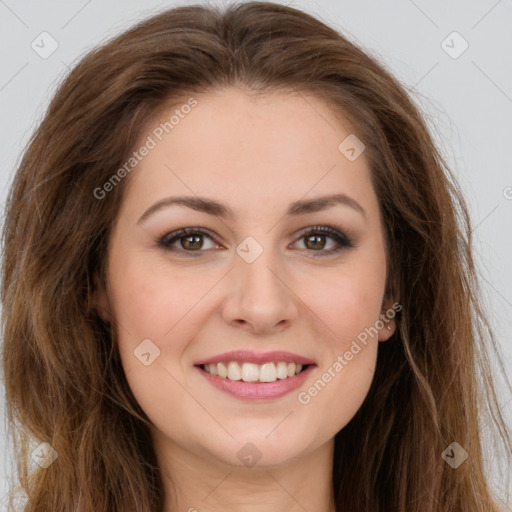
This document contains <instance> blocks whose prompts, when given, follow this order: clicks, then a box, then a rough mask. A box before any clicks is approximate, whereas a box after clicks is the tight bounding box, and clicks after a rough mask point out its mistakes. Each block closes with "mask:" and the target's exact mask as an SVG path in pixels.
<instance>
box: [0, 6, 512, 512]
mask: <svg viewBox="0 0 512 512" xmlns="http://www.w3.org/2000/svg"><path fill="white" fill-rule="evenodd" d="M470 232H471V231H470V226H469V220H468V215H467V210H466V207H465V204H464V201H463V199H462V197H461V194H460V192H459V191H458V188H457V186H456V184H455V182H454V180H453V177H452V175H451V173H450V171H449V170H448V169H447V167H446V164H445V162H444V160H443V159H442V157H441V155H440V154H439V153H438V151H437V150H436V148H435V146H434V144H433V142H432V139H431V137H430V135H429V133H428V131H427V128H426V126H425V123H424V121H423V119H422V117H421V115H420V113H419V112H418V111H417V110H416V108H415V107H414V105H413V103H412V101H411V100H410V99H409V98H408V96H407V95H406V93H405V92H404V90H403V89H402V88H401V86H400V85H399V83H398V82H397V81H396V80H395V79H394V78H393V77H392V76H391V75H390V74H389V73H388V72H387V71H386V70H385V69H383V67H382V66H381V65H380V64H379V63H377V62H376V61H375V60H373V59H372V58H370V57H369V56H368V55H366V54H365V53H364V52H362V51H361V50H360V49H358V48H357V47H356V46H354V45H353V44H352V43H350V42H349V41H348V40H347V39H345V38H344V37H343V36H342V35H340V34H338V33H337V32H335V31H334V30H333V29H331V28H329V27H327V26H326V25H324V24H323V23H321V22H319V21H318V20H316V19H314V18H313V17H311V16H309V15H307V14H305V13H303V12H301V11H299V10H296V9H293V8H290V7H286V6H281V5H276V4H273V3H265V2H250V3H246V4H243V5H239V6H231V7H228V8H226V10H225V11H223V12H221V11H218V10H216V9H214V8H209V7H208V8H207V7H199V6H190V7H179V8H176V9H171V10H169V11H166V12H164V13H162V14H159V15H157V16H155V17H153V18H152V19H149V20H147V21H145V22H143V23H141V24H139V25H138V26H136V27H134V28H133V29H131V30H129V31H128V32H126V33H124V34H122V35H120V36H119V37H117V38H115V39H113V40H112V41H110V42H108V43H106V44H105V45H103V46H102V47H100V48H98V49H97V50H95V51H93V52H91V53H90V54H89V55H87V56H86V57H85V58H84V59H83V60H82V61H81V62H80V63H79V64H78V65H77V66H76V68H75V69H74V70H73V71H72V72H71V73H70V75H69V77H68V78H67V79H66V80H65V81H64V82H63V84H62V85H61V86H60V88H59V90H58V91H57V93H56V95H55V97H54V99H53V101H52V103H51V105H50V107H49V109H48V112H47V114H46V116H45V118H44V120H43V122H42V123H41V125H40V127H39V128H38V130H37V132H36V133H35V135H34V137H33V139H32V141H31V143H30V145H29V147H28V149H27V151H26V153H25V155H24V158H23V160H22V162H21V165H20V168H19V169H18V172H17V174H16V176H15V179H14V183H13V186H12V190H11V194H10V197H9V203H8V209H7V216H6V222H5V228H4V247H5V249H4V262H3V288H2V299H3V314H4V320H3V322H4V324H3V325H4V348H3V355H4V368H5V383H6V393H7V403H8V411H9V415H10V419H11V421H12V422H13V424H14V423H15V422H16V423H17V424H19V425H20V429H17V430H16V433H17V434H20V435H19V436H17V437H18V439H17V442H18V446H19V457H20V461H21V463H22V465H21V470H20V478H21V483H22V486H23V488H24V490H25V491H26V492H27V494H28V502H27V505H26V508H25V510H27V511H31V512H37V511H48V510H52V511H62V512H64V511H95V512H98V511H104V512H107V511H108V512H112V511H147V512H150V511H151V512H152V511H163V512H175V511H181V510H189V511H193V510H197V511H202V510H208V511H217V510H232V511H248V510H251V511H254V510H265V511H267V512H268V511H277V510H279V511H280V510H289V511H295V510H309V511H322V512H323V511H325V512H334V511H337V512H345V511H351V512H356V511H369V510H371V511H373V512H375V511H391V510H393V511H397V512H405V511H407V512H411V511H421V512H427V511H431V512H434V511H436V512H440V511H447V510H453V511H455V510H456V511H472V512H474V511H486V512H488V511H497V510H499V508H498V504H497V502H496V500H495V499H494V498H493V496H492V490H491V487H490V482H489V481H488V480H487V478H486V475H485V472H484V467H483V462H484V457H485V454H484V452H483V450H484V448H485V447H484V446H483V443H482V439H481V434H480V431H479V429H480V428H481V427H482V426H483V425H484V423H486V422H491V424H492V425H494V426H495V427H497V432H498V436H497V439H498V440H499V441H501V443H502V448H501V450H502V453H505V454H507V456H510V454H512V447H511V443H510V437H509V435H508V434H509V432H508V431H507V427H506V425H505V424H504V422H503V419H502V417H501V415H500V411H499V407H498V403H497V400H496V393H495V388H494V383H493V378H492V377H491V371H490V365H489V362H488V354H487V350H488V345H489V343H491V346H492V348H493V349H494V350H496V346H495V344H494V340H493V338H492V335H491V334H490V331H489V329H488V327H487V323H486V321H485V317H484V315H483V313H482V311H481V309H480V306H479V295H478V288H477V282H476V279H475V270H474V264H473V259H472V254H471V243H470V242H471V239H470ZM21 375H23V378H20V376H21ZM478 376H480V377H482V381H479V380H478V378H477V377H478ZM479 416H480V418H479ZM29 436H32V437H34V438H36V439H37V440H38V441H37V443H36V445H34V444H33V439H30V437H29ZM39 443H40V444H39ZM34 446H35V448H34ZM30 464H32V466H31V465H30ZM29 472H30V474H29Z"/></svg>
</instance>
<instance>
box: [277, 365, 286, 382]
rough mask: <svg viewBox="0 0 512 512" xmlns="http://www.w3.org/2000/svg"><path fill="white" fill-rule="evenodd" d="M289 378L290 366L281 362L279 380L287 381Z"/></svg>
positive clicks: (278, 370)
mask: <svg viewBox="0 0 512 512" xmlns="http://www.w3.org/2000/svg"><path fill="white" fill-rule="evenodd" d="M286 377H288V366H287V365H286V363H284V362H283V361H281V362H280V363H277V378H278V379H286Z"/></svg>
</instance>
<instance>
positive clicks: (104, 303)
mask: <svg viewBox="0 0 512 512" xmlns="http://www.w3.org/2000/svg"><path fill="white" fill-rule="evenodd" d="M93 283H94V293H93V296H94V303H95V306H96V310H97V311H98V315H99V316H100V317H101V318H102V319H103V320H104V321H105V322H112V312H111V309H110V302H109V300H108V295H107V291H106V290H105V285H104V284H103V281H102V280H101V279H100V277H99V275H98V271H97V270H95V271H94V274H93Z"/></svg>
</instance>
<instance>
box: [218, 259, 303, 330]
mask: <svg viewBox="0 0 512 512" xmlns="http://www.w3.org/2000/svg"><path fill="white" fill-rule="evenodd" d="M270 253H271V251H270V250H264V251H263V253H262V254H261V255H260V256H259V257H258V258H257V259H256V260H255V261H253V262H252V263H247V262H246V261H244V260H243V259H242V258H239V257H238V256H237V257H236V258H237V260H236V261H235V264H234V265H235V268H234V269H233V271H232V272H230V273H229V282H228V294H227V297H226V299H225V301H224V304H223V318H224V321H225V322H226V323H227V324H229V325H231V326H235V327H238V328H243V329H245V330H247V331H250V332H252V333H254V334H264V333H277V332H281V331H283V330H284V329H286V328H288V327H290V325H292V324H293V322H294V321H295V320H296V319H297V318H298V309H299V302H300V301H299V299H298V297H297V296H296V294H295V293H294V292H293V289H292V287H291V285H290V283H289V282H288V283H287V279H286V275H285V272H284V271H283V269H282V268H281V267H280V266H277V265H276V264H275V261H274V259H273V257H272V255H271V254H270ZM288 281H289V279H288Z"/></svg>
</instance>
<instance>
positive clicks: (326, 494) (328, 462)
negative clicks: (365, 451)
mask: <svg viewBox="0 0 512 512" xmlns="http://www.w3.org/2000/svg"><path fill="white" fill-rule="evenodd" d="M160 441H162V440H160ZM155 448H156V450H157V454H158V460H159V466H160V468H161V475H162V479H163V485H164V493H165V503H164V509H163V512H185V511H186V512H221V511H222V512H226V511H227V510H229V512H282V511H283V510H286V511H287V512H304V510H311V511H313V510H314V511H315V512H336V508H335V506H334V493H333V487H332V463H333V448H334V439H332V440H331V441H329V442H328V443H326V444H325V445H323V446H321V447H319V448H317V449H315V450H313V451H311V452H309V453H305V454H303V455H300V456H296V457H294V458H293V460H288V461H287V462H286V463H283V464H279V465H273V466H270V465H269V466H266V465H264V464H263V462H264V458H262V460H261V464H260V463H257V464H256V465H255V466H253V467H244V466H238V465H230V464H228V463H226V462H223V461H219V460H218V459H217V458H215V457H213V456H210V455H209V454H204V453H199V454H196V453H192V452H191V451H188V450H186V449H184V448H183V447H181V446H179V445H176V444H174V443H172V442H170V441H169V439H166V440H165V442H164V443H162V442H159V441H158V439H155Z"/></svg>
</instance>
